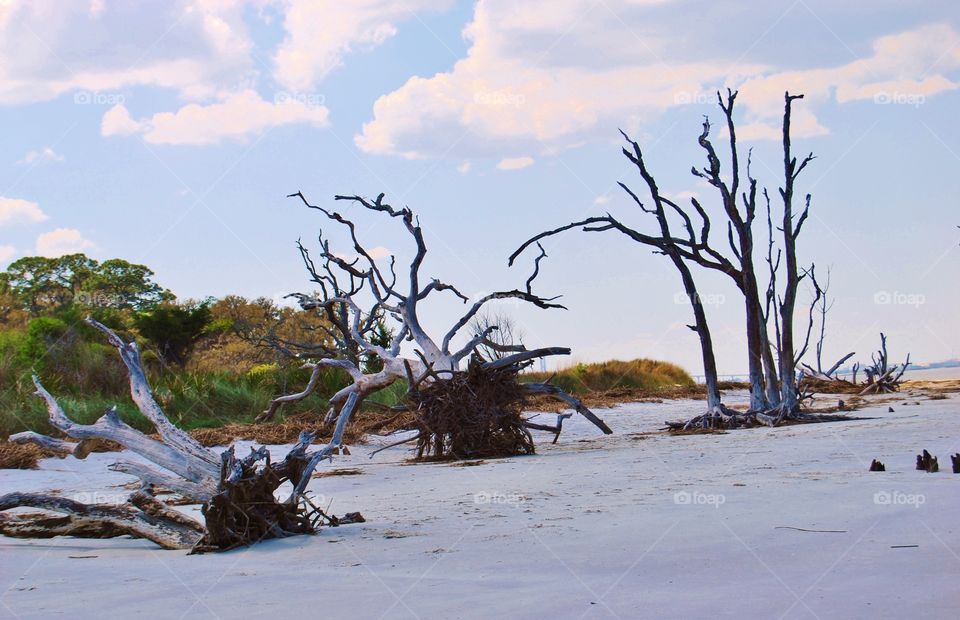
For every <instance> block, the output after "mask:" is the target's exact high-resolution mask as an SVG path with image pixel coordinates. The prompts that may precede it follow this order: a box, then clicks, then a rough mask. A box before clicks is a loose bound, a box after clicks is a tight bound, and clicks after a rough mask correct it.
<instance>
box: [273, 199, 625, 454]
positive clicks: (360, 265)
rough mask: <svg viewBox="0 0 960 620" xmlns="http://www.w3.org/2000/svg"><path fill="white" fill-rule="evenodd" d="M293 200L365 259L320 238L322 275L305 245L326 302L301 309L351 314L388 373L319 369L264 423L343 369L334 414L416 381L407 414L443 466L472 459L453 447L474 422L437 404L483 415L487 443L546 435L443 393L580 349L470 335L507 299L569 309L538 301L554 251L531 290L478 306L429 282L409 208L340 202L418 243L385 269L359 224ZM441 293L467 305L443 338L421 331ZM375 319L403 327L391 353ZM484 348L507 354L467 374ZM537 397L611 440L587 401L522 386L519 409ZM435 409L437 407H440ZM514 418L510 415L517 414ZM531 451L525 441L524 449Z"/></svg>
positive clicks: (492, 406) (495, 407) (304, 300)
mask: <svg viewBox="0 0 960 620" xmlns="http://www.w3.org/2000/svg"><path fill="white" fill-rule="evenodd" d="M290 197H295V198H298V199H299V200H300V201H301V202H302V203H303V204H304V205H305V206H306V207H307V208H309V209H313V210H316V211H318V212H320V213H321V214H322V215H323V216H324V217H325V219H326V220H328V221H329V222H331V223H333V224H334V225H335V226H338V227H340V228H342V229H343V231H344V232H345V233H346V235H347V236H348V237H349V239H350V242H351V243H352V246H353V248H352V249H353V253H354V255H355V258H346V257H344V255H342V254H338V253H335V252H334V250H333V249H332V248H331V245H330V242H329V240H328V239H327V238H326V237H325V235H324V233H323V232H321V234H320V239H319V247H320V255H319V259H320V261H321V262H320V264H321V265H322V271H321V270H318V269H317V267H316V262H315V261H314V259H313V258H312V256H311V254H310V252H309V251H308V250H307V249H305V248H304V247H303V246H302V245H301V253H302V255H303V257H304V262H305V264H306V267H307V270H308V272H309V273H310V276H311V279H312V280H313V281H314V282H315V283H318V284H321V290H320V292H319V294H318V295H305V294H304V295H298V297H299V300H300V303H301V305H302V306H303V307H304V308H316V309H320V310H322V311H324V312H329V311H330V309H331V308H335V309H337V311H338V312H341V311H344V312H346V314H349V316H350V317H351V318H350V320H349V325H350V339H351V340H352V342H353V343H354V344H355V346H356V347H358V349H359V350H360V351H362V352H363V353H364V354H366V355H370V356H374V357H376V358H377V359H379V360H380V361H381V362H382V364H381V366H382V369H381V370H380V371H379V372H376V373H364V371H363V369H362V368H361V367H360V366H359V365H358V364H356V363H355V362H354V361H352V360H349V359H339V358H326V359H320V360H317V361H316V362H314V377H313V378H311V380H310V383H309V384H308V385H307V386H306V388H304V390H302V391H301V392H298V393H296V394H290V395H286V396H281V397H280V398H278V399H276V400H274V402H273V403H272V404H271V407H270V409H268V411H267V412H266V414H265V416H264V417H269V416H272V415H273V414H274V413H275V412H276V411H277V409H278V408H279V407H280V406H281V405H282V404H283V403H286V402H292V401H296V400H300V399H303V398H305V397H306V396H307V395H309V394H310V393H311V392H312V391H313V390H314V389H315V387H316V381H315V377H316V373H317V372H318V369H319V368H321V367H327V366H335V367H338V368H341V369H343V370H345V371H346V372H347V373H348V374H349V375H350V378H351V383H350V384H349V385H348V386H347V387H345V388H344V389H342V390H340V391H339V392H338V393H336V394H335V395H334V396H333V397H332V398H331V405H332V406H333V407H332V411H334V412H335V411H337V410H339V409H340V407H341V403H342V402H343V401H344V400H345V399H346V398H348V397H350V396H351V395H356V396H357V402H358V404H359V403H360V402H362V401H363V400H364V399H365V398H367V397H368V396H370V395H371V394H373V393H375V392H377V391H379V390H382V389H384V388H386V387H388V386H390V385H392V384H393V383H395V382H396V381H398V380H405V381H407V383H408V385H409V388H410V392H409V394H408V403H407V404H406V406H407V407H409V408H410V409H412V410H413V411H415V412H416V413H417V416H418V419H419V420H420V428H421V434H420V436H421V439H422V440H423V441H427V440H428V439H427V438H428V436H429V441H430V442H433V445H434V446H435V448H436V449H434V450H433V451H432V454H433V455H434V456H436V457H441V456H460V457H463V456H465V455H466V453H465V452H464V450H457V449H455V448H451V445H450V441H451V437H452V436H454V435H457V429H458V428H461V427H462V426H463V424H461V422H462V423H466V422H465V421H464V420H460V422H455V419H454V418H453V417H451V416H452V413H450V412H449V411H447V413H443V412H441V411H440V409H438V408H437V403H440V402H451V403H453V405H455V407H454V408H456V407H459V408H460V410H461V413H460V414H462V415H466V416H467V417H470V416H474V417H473V418H471V420H472V421H471V422H470V424H471V425H474V426H476V427H477V428H480V427H482V428H485V429H487V430H488V431H490V433H487V434H486V435H484V433H479V435H477V436H482V437H487V438H490V437H492V436H493V435H495V434H496V433H495V432H493V430H492V429H493V427H490V426H489V425H490V424H494V425H496V424H500V423H501V422H497V421H496V420H501V419H507V418H509V420H510V422H509V424H510V425H511V428H512V427H515V426H519V427H521V428H523V429H534V430H544V427H543V426H542V425H539V424H535V423H532V422H529V421H526V420H523V419H522V418H521V417H520V411H519V408H518V407H514V406H512V405H511V406H507V404H506V403H503V402H499V401H497V402H492V401H489V400H486V401H483V402H479V401H477V402H473V403H472V404H470V403H468V399H467V398H466V395H465V394H461V395H460V396H457V395H456V394H453V393H445V394H443V395H442V396H440V390H442V389H444V388H443V387H441V386H445V385H453V384H454V383H456V382H457V381H461V380H462V379H464V377H466V376H467V375H464V374H462V373H468V375H469V376H470V377H472V380H473V381H474V382H475V384H476V385H479V384H480V383H483V382H484V381H487V380H489V381H492V382H494V383H498V384H502V383H503V382H504V379H503V377H504V376H506V374H509V375H511V377H512V378H511V380H512V381H513V382H515V383H516V379H517V377H516V375H517V373H519V371H520V370H521V369H522V368H523V367H525V366H526V365H527V364H529V363H531V362H532V361H533V360H536V359H540V358H543V357H547V356H552V355H567V354H569V353H570V349H568V348H564V347H549V348H542V349H532V350H528V349H526V348H525V347H524V346H522V345H520V344H503V343H501V342H497V341H496V340H495V339H492V338H491V336H492V335H493V334H495V333H496V332H497V331H498V330H499V325H496V324H490V325H487V326H485V327H484V328H483V329H482V330H479V331H477V332H475V333H473V334H470V335H464V334H463V332H464V331H465V330H466V329H467V328H468V326H470V325H471V322H472V321H474V320H475V318H476V317H477V316H478V315H479V314H480V313H481V312H482V311H483V310H484V309H485V308H486V307H487V305H488V304H490V303H491V302H494V301H497V300H504V299H514V300H518V301H520V302H523V303H528V304H531V305H533V306H536V307H538V308H542V309H551V308H563V306H562V305H560V304H558V303H556V298H545V297H541V296H539V295H537V294H535V293H534V292H533V288H532V287H533V282H534V280H535V279H536V277H537V275H538V274H539V271H540V263H541V261H542V260H543V258H545V257H546V253H545V252H543V251H541V253H540V254H539V255H538V256H537V257H536V259H535V260H534V269H533V273H532V275H531V276H530V277H529V278H528V279H527V281H526V284H525V287H524V288H523V289H519V288H515V289H510V290H502V291H497V292H493V293H488V294H486V295H483V296H481V297H479V298H477V299H475V300H471V299H470V298H468V297H467V296H466V295H464V294H463V293H461V292H460V291H459V290H458V289H457V288H456V287H455V286H453V285H451V284H446V283H444V282H442V281H440V280H437V279H430V280H426V279H425V278H424V277H423V276H422V274H421V270H422V268H423V263H424V259H425V257H426V255H427V245H426V242H425V240H424V235H423V231H422V229H421V228H420V224H419V222H418V220H417V218H416V217H415V215H414V213H413V211H411V210H410V209H409V208H402V209H398V208H394V207H393V206H391V205H389V204H387V203H385V202H384V195H383V194H380V195H379V196H377V198H376V199H373V200H369V199H367V198H363V197H361V196H336V197H335V200H337V201H342V202H346V203H348V204H349V205H352V206H354V207H359V208H360V209H361V210H362V211H363V212H369V213H373V214H376V215H379V216H381V217H386V218H389V219H390V220H393V221H398V222H399V223H400V224H401V226H402V228H403V230H404V231H405V232H406V234H407V236H408V237H409V238H410V240H411V241H412V242H413V248H414V252H413V255H412V258H411V259H410V262H409V264H407V265H406V266H405V267H404V268H402V269H400V268H399V267H398V265H397V260H396V257H395V256H390V257H389V259H385V260H381V261H378V260H377V258H375V257H374V256H373V254H372V253H371V252H370V251H369V250H368V249H367V246H365V245H364V244H363V242H362V241H361V240H360V238H359V237H358V234H357V226H356V224H355V223H354V221H353V219H350V218H347V217H345V216H344V215H342V214H340V213H338V212H336V211H333V210H331V209H327V208H325V207H322V206H318V205H314V204H311V203H310V202H309V201H308V200H307V199H306V197H304V195H303V194H302V193H300V192H297V193H296V194H291V196H290ZM541 250H542V249H541ZM441 293H447V294H449V295H452V296H453V297H455V298H458V299H459V300H460V301H461V302H462V303H463V304H465V305H466V306H467V309H466V311H465V312H464V313H463V314H462V315H461V317H460V318H459V319H458V320H457V321H455V322H454V324H453V325H452V326H451V327H450V328H449V329H447V330H446V331H445V332H443V334H442V335H441V336H436V335H433V334H430V333H429V332H428V330H427V329H426V328H425V327H424V326H423V324H422V323H421V320H420V311H419V310H420V307H421V304H423V303H425V302H426V301H427V300H432V299H433V298H434V297H435V296H436V295H439V294H441ZM361 308H364V310H361ZM371 317H381V320H390V321H392V322H393V323H394V325H395V326H396V329H395V330H394V334H395V335H394V337H393V340H392V341H391V343H390V345H389V346H381V345H378V344H375V343H374V342H372V341H371V339H370V338H369V337H368V332H367V331H365V330H367V329H369V326H370V324H371V323H370V321H371ZM460 336H463V338H465V341H462V338H461V342H460V343H459V344H455V343H457V342H458V337H460ZM405 345H406V347H407V349H409V350H410V351H409V352H408V354H407V356H404V355H402V349H403V348H404V346H405ZM478 347H486V348H488V349H491V350H495V351H498V352H500V353H502V354H503V355H502V357H500V358H499V359H496V360H488V361H483V360H479V359H477V360H474V361H473V362H472V363H471V365H470V367H469V369H464V368H463V366H464V363H465V362H466V361H467V360H468V359H470V358H472V357H474V356H475V353H476V351H477V349H478ZM471 373H472V374H471ZM505 373H506V374H505ZM495 392H496V390H489V394H490V396H491V398H493V395H494V393H495ZM533 394H547V395H549V396H552V397H555V398H558V399H560V400H563V401H565V402H567V403H568V404H569V405H570V406H571V407H573V408H574V409H575V410H576V411H577V412H579V413H580V414H582V415H584V416H585V417H586V418H587V419H589V420H590V421H591V422H592V423H593V424H595V425H596V426H597V427H599V428H600V429H601V430H602V431H603V432H605V433H609V432H611V431H610V429H609V428H608V427H607V426H606V424H604V423H603V421H602V420H600V419H599V418H597V417H596V416H595V415H594V414H593V413H592V412H590V410H589V409H587V408H586V407H584V406H583V404H582V403H580V401H578V400H577V399H575V398H573V397H572V396H570V395H568V394H566V393H565V392H563V391H562V390H560V389H559V388H557V387H556V386H553V385H549V384H537V383H518V384H517V389H516V390H514V394H513V396H512V397H511V399H510V402H511V403H515V404H518V405H519V404H522V399H523V398H524V397H526V396H530V395H533ZM496 398H499V396H497V397H496ZM428 401H429V403H433V404H434V406H433V407H432V408H431V406H430V404H429V403H428ZM484 412H485V413H484ZM508 412H509V415H507V414H508ZM476 416H481V417H483V416H486V417H487V418H489V419H486V420H477V419H475V418H476ZM501 421H502V420H501ZM561 423H562V418H560V419H558V423H557V426H556V427H549V428H550V430H552V431H554V432H557V433H558V432H559V430H560V426H561ZM485 425H486V426H485ZM525 432H526V431H525ZM411 441H412V440H411ZM437 442H439V443H437ZM522 443H524V442H520V444H522ZM520 444H518V446H520ZM471 450H472V451H473V452H477V451H482V447H481V446H473V447H472V448H471ZM525 450H526V448H525V447H518V449H517V451H516V452H517V453H522V452H524V451H525ZM425 452H430V451H429V450H427V451H425V450H421V451H420V453H421V455H423V454H425Z"/></svg>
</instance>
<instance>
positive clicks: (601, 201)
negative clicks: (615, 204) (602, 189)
mask: <svg viewBox="0 0 960 620" xmlns="http://www.w3.org/2000/svg"><path fill="white" fill-rule="evenodd" d="M608 202H610V196H597V197H596V198H594V199H593V204H595V205H597V206H602V205H605V204H607V203H608Z"/></svg>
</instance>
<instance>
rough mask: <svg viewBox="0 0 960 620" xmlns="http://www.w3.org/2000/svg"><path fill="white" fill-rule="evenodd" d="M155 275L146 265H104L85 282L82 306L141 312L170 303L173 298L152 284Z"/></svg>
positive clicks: (116, 260) (114, 261)
mask: <svg viewBox="0 0 960 620" xmlns="http://www.w3.org/2000/svg"><path fill="white" fill-rule="evenodd" d="M153 276H154V273H153V271H152V270H151V269H150V268H149V267H147V266H146V265H137V264H134V263H130V262H127V261H125V260H123V259H120V258H112V259H110V260H106V261H103V262H102V263H100V264H99V265H98V266H97V267H96V269H95V270H94V273H93V276H92V277H91V278H90V279H89V280H88V281H87V282H86V290H85V291H83V293H84V296H85V298H84V299H83V300H82V301H84V302H85V305H90V306H107V307H111V308H117V309H125V310H136V311H143V310H147V309H149V308H152V307H154V306H156V305H157V304H159V303H162V302H164V301H173V299H174V296H173V294H172V293H171V292H170V291H168V290H166V289H164V288H163V287H161V286H160V285H159V284H157V283H155V282H153V281H152V279H151V278H153Z"/></svg>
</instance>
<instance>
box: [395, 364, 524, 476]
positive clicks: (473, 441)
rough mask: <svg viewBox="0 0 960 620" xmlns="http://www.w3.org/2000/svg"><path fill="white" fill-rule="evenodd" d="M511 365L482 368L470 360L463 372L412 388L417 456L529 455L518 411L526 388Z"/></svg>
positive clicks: (472, 457) (465, 457) (522, 423)
mask: <svg viewBox="0 0 960 620" xmlns="http://www.w3.org/2000/svg"><path fill="white" fill-rule="evenodd" d="M518 371H519V368H518V367H517V366H506V367H503V368H484V367H483V365H482V363H481V362H479V361H477V360H475V359H474V360H471V361H470V365H469V366H468V368H467V370H466V371H462V372H456V373H454V374H453V375H452V376H451V377H450V378H446V377H445V378H444V379H443V380H442V381H433V382H431V383H429V384H426V385H424V386H422V387H418V388H417V389H415V390H413V391H412V392H411V395H410V399H411V406H412V408H413V409H414V410H415V412H416V427H417V430H418V431H419V435H418V437H417V459H421V460H426V459H429V460H447V459H455V460H459V459H475V458H496V457H505V456H517V455H521V454H533V453H534V445H533V437H532V436H531V435H530V431H529V430H528V429H527V428H526V426H525V421H524V419H523V417H522V416H521V412H522V411H523V409H524V406H525V405H526V396H527V392H526V391H525V390H524V389H523V388H522V387H521V386H520V385H519V384H518V383H517V373H518Z"/></svg>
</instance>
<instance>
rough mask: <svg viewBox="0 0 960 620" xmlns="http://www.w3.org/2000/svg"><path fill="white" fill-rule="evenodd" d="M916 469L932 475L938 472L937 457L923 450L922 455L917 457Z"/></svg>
mask: <svg viewBox="0 0 960 620" xmlns="http://www.w3.org/2000/svg"><path fill="white" fill-rule="evenodd" d="M917 469H918V470H921V471H926V472H928V473H934V472H938V471H940V465H939V463H937V457H935V456H933V455H931V454H930V453H929V452H927V451H926V450H924V451H923V453H922V454H918V455H917Z"/></svg>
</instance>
